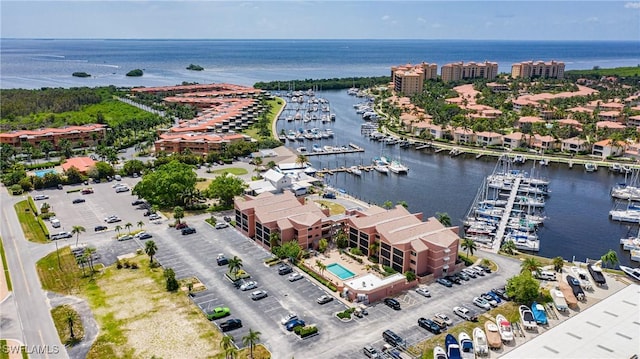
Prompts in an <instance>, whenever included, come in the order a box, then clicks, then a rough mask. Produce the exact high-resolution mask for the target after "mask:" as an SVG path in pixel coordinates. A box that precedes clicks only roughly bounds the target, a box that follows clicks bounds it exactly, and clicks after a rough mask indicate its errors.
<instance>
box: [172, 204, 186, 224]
mask: <svg viewBox="0 0 640 359" xmlns="http://www.w3.org/2000/svg"><path fill="white" fill-rule="evenodd" d="M173 218H175V219H176V222H177V223H176V224H179V223H180V219H182V218H184V208H182V207H180V206H175V207H173Z"/></svg>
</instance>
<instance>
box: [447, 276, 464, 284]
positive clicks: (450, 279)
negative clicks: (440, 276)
mask: <svg viewBox="0 0 640 359" xmlns="http://www.w3.org/2000/svg"><path fill="white" fill-rule="evenodd" d="M444 279H446V280H448V281H449V282H451V283H455V284H462V280H461V279H460V278H458V277H454V276H452V275H448V276H446V277H444Z"/></svg>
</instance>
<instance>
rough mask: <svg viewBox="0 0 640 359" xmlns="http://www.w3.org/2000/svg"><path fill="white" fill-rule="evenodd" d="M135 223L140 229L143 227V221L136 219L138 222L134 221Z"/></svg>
mask: <svg viewBox="0 0 640 359" xmlns="http://www.w3.org/2000/svg"><path fill="white" fill-rule="evenodd" d="M136 225H137V226H138V228H140V229H142V227H144V222H143V221H138V223H136Z"/></svg>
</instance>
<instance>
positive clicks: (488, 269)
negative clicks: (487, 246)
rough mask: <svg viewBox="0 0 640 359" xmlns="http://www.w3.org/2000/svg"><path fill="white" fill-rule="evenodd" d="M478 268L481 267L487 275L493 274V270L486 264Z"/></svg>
mask: <svg viewBox="0 0 640 359" xmlns="http://www.w3.org/2000/svg"><path fill="white" fill-rule="evenodd" d="M478 267H480V269H482V270H483V271H484V272H485V273H491V268H489V267H487V266H486V265H484V264H478Z"/></svg>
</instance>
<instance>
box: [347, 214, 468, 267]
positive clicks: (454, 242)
mask: <svg viewBox="0 0 640 359" xmlns="http://www.w3.org/2000/svg"><path fill="white" fill-rule="evenodd" d="M346 215H347V217H346V220H345V223H344V226H345V227H344V228H345V232H346V233H347V235H348V238H349V247H351V248H359V249H360V251H361V252H362V253H363V254H365V255H373V256H377V257H378V260H379V263H380V264H382V265H384V266H388V267H391V268H393V269H394V270H395V271H397V272H399V273H405V272H407V271H411V272H414V273H415V274H416V275H418V277H423V276H428V275H431V276H433V278H439V277H441V276H443V275H447V274H448V273H452V272H454V270H455V269H456V258H457V257H458V245H459V241H460V239H459V237H458V234H457V227H453V228H447V227H445V226H444V225H442V223H440V222H439V221H438V220H437V219H436V218H434V217H431V218H429V219H427V221H426V222H423V221H422V214H421V213H417V214H412V213H410V212H409V211H408V210H407V209H406V208H404V207H403V206H396V207H395V208H392V209H389V210H387V209H384V208H381V207H378V206H372V207H370V208H368V209H353V210H347V213H346ZM375 243H377V244H375ZM372 249H373V250H375V252H374V253H370V251H371V250H372Z"/></svg>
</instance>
